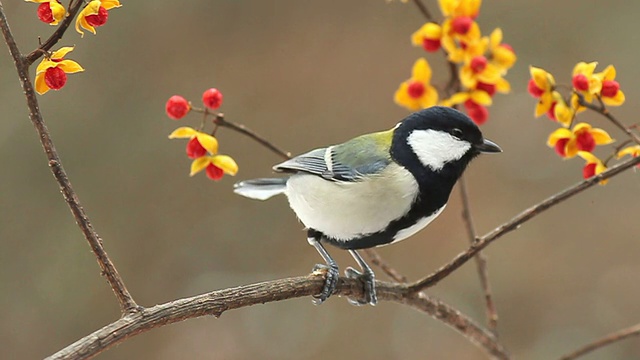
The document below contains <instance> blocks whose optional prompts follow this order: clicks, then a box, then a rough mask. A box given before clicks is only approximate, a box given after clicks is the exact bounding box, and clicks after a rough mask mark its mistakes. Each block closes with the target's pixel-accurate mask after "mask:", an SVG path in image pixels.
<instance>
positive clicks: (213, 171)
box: [205, 164, 224, 180]
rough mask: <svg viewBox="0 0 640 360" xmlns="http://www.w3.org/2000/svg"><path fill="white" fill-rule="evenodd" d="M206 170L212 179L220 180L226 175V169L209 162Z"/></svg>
mask: <svg viewBox="0 0 640 360" xmlns="http://www.w3.org/2000/svg"><path fill="white" fill-rule="evenodd" d="M205 171H206V173H207V177H208V178H209V179H211V180H220V179H222V176H223V175H224V171H223V170H222V169H220V168H219V167H217V166H215V165H213V164H209V165H208V166H207V169H206V170H205Z"/></svg>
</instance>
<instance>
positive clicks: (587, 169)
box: [578, 151, 609, 185]
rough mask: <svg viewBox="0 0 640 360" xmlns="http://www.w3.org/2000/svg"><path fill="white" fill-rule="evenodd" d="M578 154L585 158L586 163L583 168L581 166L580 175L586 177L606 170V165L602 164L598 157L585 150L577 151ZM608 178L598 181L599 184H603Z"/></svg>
mask: <svg viewBox="0 0 640 360" xmlns="http://www.w3.org/2000/svg"><path fill="white" fill-rule="evenodd" d="M578 156H580V157H581V158H583V159H585V160H586V162H587V163H586V164H585V165H584V168H582V177H583V178H585V179H588V178H590V177H593V176H595V175H598V174H600V173H601V172H603V171H605V170H607V167H606V166H604V164H603V163H602V161H600V159H598V158H597V157H596V156H595V155H593V154H592V153H590V152H587V151H578ZM608 181H609V180H608V179H605V180H602V181H600V185H604V184H606V183H607V182H608Z"/></svg>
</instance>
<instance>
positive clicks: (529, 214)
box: [410, 156, 640, 292]
mask: <svg viewBox="0 0 640 360" xmlns="http://www.w3.org/2000/svg"><path fill="white" fill-rule="evenodd" d="M638 164H640V156H639V157H635V158H631V159H629V160H626V161H624V162H621V163H619V164H617V165H615V166H613V167H610V168H609V169H607V170H605V171H603V172H601V173H600V174H598V175H595V176H593V177H590V178H589V179H586V180H584V181H581V182H579V183H577V184H575V185H573V186H571V187H569V188H567V189H565V190H563V191H561V192H559V193H557V194H554V195H552V196H550V197H548V198H547V199H545V200H543V201H542V202H540V203H538V204H536V205H534V206H532V207H530V208H528V209H526V210H524V211H522V212H521V213H519V214H518V215H516V216H515V217H513V218H512V219H511V220H509V221H507V222H505V223H503V224H502V225H500V226H498V227H496V228H495V229H493V230H492V231H490V232H488V233H487V234H485V235H483V236H482V237H480V238H478V240H477V241H476V242H474V243H473V244H472V245H471V246H470V247H469V249H467V250H466V251H465V252H463V253H461V254H458V256H456V257H455V258H454V259H453V260H452V261H450V262H449V263H447V264H446V265H444V266H442V267H441V268H439V269H438V270H436V271H435V272H434V273H432V274H430V275H428V276H427V277H425V278H423V279H421V280H419V281H417V282H415V283H413V284H411V285H410V288H411V290H412V291H413V292H419V291H422V290H423V289H426V288H428V287H430V286H433V285H435V284H437V283H438V282H439V281H440V280H442V279H444V278H445V277H447V276H448V275H449V274H451V273H452V272H453V271H455V270H456V269H458V268H459V267H461V266H462V265H464V264H465V263H466V262H467V261H469V260H470V259H471V258H472V257H473V256H475V255H476V254H477V253H478V252H479V251H480V250H482V249H484V248H485V247H487V246H488V245H489V244H491V243H492V242H493V241H495V240H496V239H498V238H500V237H502V236H504V235H505V234H507V233H509V232H511V231H513V230H516V229H517V228H519V227H520V225H522V224H524V223H525V222H527V221H529V220H531V219H532V218H534V217H536V216H538V215H540V214H542V213H543V212H544V211H545V210H547V209H549V208H551V207H553V206H555V205H558V204H560V203H561V202H563V201H565V200H567V199H569V198H571V197H573V196H575V195H577V194H579V193H581V192H582V191H584V190H586V189H588V188H590V187H592V186H594V185H596V184H597V183H599V182H600V181H602V180H604V179H609V178H611V177H613V176H616V175H618V174H620V173H621V172H623V171H625V170H628V169H630V168H632V167H634V166H635V165H638Z"/></svg>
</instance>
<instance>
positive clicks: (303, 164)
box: [273, 131, 393, 181]
mask: <svg viewBox="0 0 640 360" xmlns="http://www.w3.org/2000/svg"><path fill="white" fill-rule="evenodd" d="M392 136H393V133H392V131H384V132H379V133H374V134H368V135H363V136H360V137H357V138H355V139H352V140H349V141H348V142H346V143H343V144H340V145H335V146H329V147H327V148H320V149H315V150H312V151H310V152H308V153H305V154H302V155H299V156H296V157H294V158H292V159H290V160H287V161H285V162H283V163H281V164H278V165H276V166H274V167H273V169H274V170H275V171H281V172H306V173H309V174H313V175H318V176H321V177H323V178H325V179H327V180H331V181H358V180H360V179H361V178H362V177H363V176H370V175H375V174H378V173H380V172H381V171H382V170H384V169H385V168H386V167H387V165H389V163H390V162H391V161H392V160H391V157H390V155H389V147H390V146H391V137H392Z"/></svg>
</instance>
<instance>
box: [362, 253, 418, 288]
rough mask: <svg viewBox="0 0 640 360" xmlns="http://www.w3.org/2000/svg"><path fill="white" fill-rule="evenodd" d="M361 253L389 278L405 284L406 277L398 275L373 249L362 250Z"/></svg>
mask: <svg viewBox="0 0 640 360" xmlns="http://www.w3.org/2000/svg"><path fill="white" fill-rule="evenodd" d="M363 252H364V253H365V255H367V258H369V260H371V263H372V264H373V265H375V266H377V267H379V268H380V269H382V271H384V273H385V274H387V275H388V276H389V277H390V278H392V279H393V280H395V281H397V282H399V283H406V282H407V277H406V276H404V275H402V274H400V273H399V272H398V271H397V270H396V269H394V268H393V267H392V266H391V265H390V264H389V263H388V262H386V261H385V260H384V259H383V258H382V257H381V256H380V254H378V252H377V251H375V250H373V249H364V250H363Z"/></svg>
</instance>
